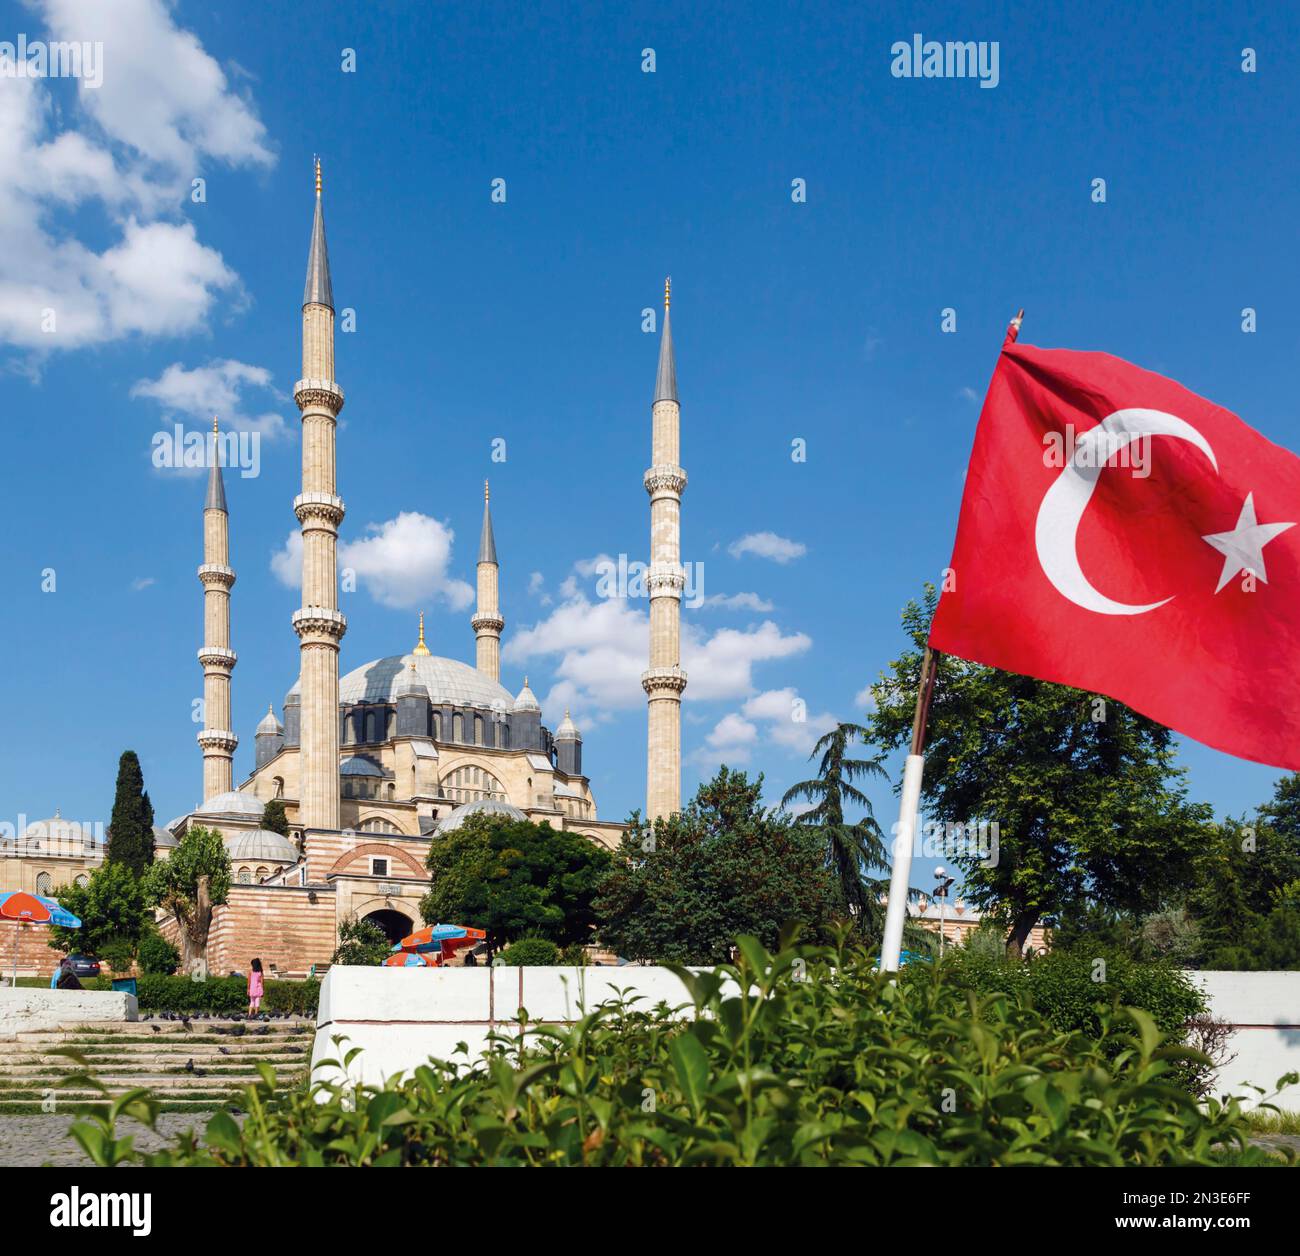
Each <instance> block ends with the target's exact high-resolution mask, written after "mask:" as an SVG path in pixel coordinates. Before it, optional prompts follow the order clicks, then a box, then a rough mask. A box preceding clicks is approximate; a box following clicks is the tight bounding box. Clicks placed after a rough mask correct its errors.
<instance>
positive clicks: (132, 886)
mask: <svg viewBox="0 0 1300 1256" xmlns="http://www.w3.org/2000/svg"><path fill="white" fill-rule="evenodd" d="M54 897H55V898H56V899H58V901H59V903H60V904H61V905H62V906H63V907H66V908H67V909H68V910H69V911H70V912H72V914H73V915H74V916H77V917H79V918H80V920H81V928H80V929H64V928H60V927H59V926H58V925H51V926H50V946H51V947H52V948H53V949H54V950H56V951H65V952H69V953H70V952H72V951H82V952H85V953H86V954H89V955H98V954H99V953H100V952H101V951H102V950H103V949H104V947H105V946H107V945H108V944H109V943H110V942H114V941H122V942H125V943H127V944H128V945H129V946H130V947H131V949H132V951H133V952H134V949H135V947H136V946H137V945H138V944H139V941H140V939H141V938H142V937H143V936H144V934H145V932H146V931H147V930H148V929H149V928H150V927H151V925H152V922H153V913H152V912H151V911H150V909H149V899H148V896H147V895H146V893H145V889H144V886H143V885H142V884H141V881H140V878H139V877H137V876H136V875H135V873H133V872H132V871H131V869H130V868H129V867H128V866H127V865H126V864H124V863H103V864H101V865H100V866H99V867H98V868H96V869H95V871H94V872H92V873H91V874H90V877H89V879H88V880H87V882H86V884H85V885H76V884H75V883H74V884H73V885H65V886H63V887H62V888H60V889H58V890H56V891H55V892H54Z"/></svg>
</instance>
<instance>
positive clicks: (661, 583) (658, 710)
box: [641, 279, 686, 820]
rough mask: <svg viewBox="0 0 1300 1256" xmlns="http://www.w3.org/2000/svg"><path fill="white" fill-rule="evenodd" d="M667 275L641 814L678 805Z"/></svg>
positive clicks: (653, 476)
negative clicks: (644, 772)
mask: <svg viewBox="0 0 1300 1256" xmlns="http://www.w3.org/2000/svg"><path fill="white" fill-rule="evenodd" d="M671 296H672V280H670V279H666V280H664V330H663V336H662V337H661V339H660V341H659V373H658V376H657V377H656V379H655V397H654V404H653V406H652V407H651V416H652V426H653V436H652V438H651V455H650V461H651V466H650V469H649V470H648V471H647V472H646V473H645V487H646V492H648V493H649V494H650V570H649V572H648V573H647V576H646V586H647V588H648V589H649V593H650V666H649V668H648V670H647V671H645V672H644V673H643V674H642V676H641V687H642V688H643V689H644V690H645V691H646V698H647V700H648V703H649V713H648V724H649V735H648V747H647V771H646V818H647V819H649V820H655V819H658V817H660V816H670V815H672V814H673V813H674V812H675V811H680V810H681V805H682V690H684V689H685V688H686V673H685V672H684V671H682V668H681V614H682V608H681V602H682V590H683V589H684V588H685V586H686V573H685V571H683V569H682V565H681V513H682V490H683V489H684V488H685V487H686V472H685V471H683V470H682V468H681V467H680V465H678V464H679V462H680V460H681V444H680V428H681V406H680V405H679V404H678V402H677V366H676V362H675V360H674V358H673V329H672V323H671V321H670V319H669V314H668V307H669V303H670V300H671Z"/></svg>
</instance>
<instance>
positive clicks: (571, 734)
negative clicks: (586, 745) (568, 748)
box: [555, 707, 582, 741]
mask: <svg viewBox="0 0 1300 1256" xmlns="http://www.w3.org/2000/svg"><path fill="white" fill-rule="evenodd" d="M555 740H556V741H581V740H582V734H581V733H580V732H578V726H577V725H576V724H575V723H574V722H573V721H572V720H571V719H570V718H569V708H568V707H565V708H564V718H563V719H562V720H561V721H560V727H559V728H557V729H556V730H555Z"/></svg>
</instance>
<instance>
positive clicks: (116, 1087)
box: [0, 1069, 280, 1095]
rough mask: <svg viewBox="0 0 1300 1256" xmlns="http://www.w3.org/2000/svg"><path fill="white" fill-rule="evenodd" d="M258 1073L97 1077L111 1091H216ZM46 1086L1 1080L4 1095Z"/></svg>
mask: <svg viewBox="0 0 1300 1256" xmlns="http://www.w3.org/2000/svg"><path fill="white" fill-rule="evenodd" d="M257 1079H258V1078H257V1074H256V1073H238V1074H226V1073H221V1074H218V1073H209V1072H208V1071H207V1070H206V1069H204V1076H202V1077H200V1076H199V1075H198V1074H197V1073H186V1072H183V1071H182V1072H180V1073H99V1074H96V1076H95V1080H96V1081H97V1082H100V1083H102V1084H103V1085H105V1086H107V1087H108V1089H109V1090H110V1091H122V1090H135V1089H136V1088H138V1087H143V1088H144V1089H146V1090H214V1089H221V1088H222V1087H231V1088H234V1087H239V1086H245V1085H247V1084H248V1083H249V1082H251V1081H256V1080H257ZM277 1080H280V1079H277ZM49 1081H50V1082H51V1083H53V1084H52V1085H51V1086H50V1087H49V1088H50V1089H53V1090H54V1091H55V1092H56V1093H61V1092H63V1091H65V1090H84V1089H86V1087H85V1086H84V1085H82V1086H78V1085H72V1086H60V1085H58V1084H57V1083H58V1081H59V1079H58V1078H50V1079H49ZM45 1088H46V1087H41V1086H35V1085H32V1084H31V1083H30V1082H29V1081H27V1080H23V1081H21V1082H20V1081H18V1080H16V1079H15V1080H13V1081H3V1082H0V1095H4V1094H6V1093H11V1092H13V1091H17V1090H26V1091H31V1090H37V1089H45Z"/></svg>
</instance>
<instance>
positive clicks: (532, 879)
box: [420, 815, 610, 950]
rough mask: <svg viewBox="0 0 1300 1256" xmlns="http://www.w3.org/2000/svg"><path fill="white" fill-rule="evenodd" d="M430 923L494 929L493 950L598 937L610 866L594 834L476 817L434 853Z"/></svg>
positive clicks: (437, 842)
mask: <svg viewBox="0 0 1300 1256" xmlns="http://www.w3.org/2000/svg"><path fill="white" fill-rule="evenodd" d="M428 866H429V871H430V872H431V873H432V877H433V886H432V888H431V889H430V890H429V892H428V894H426V895H425V896H424V899H423V900H422V901H421V903H420V911H421V913H422V914H423V916H424V918H425V920H438V921H445V922H446V923H448V924H458V925H472V926H473V927H474V928H476V929H486V930H487V943H488V949H489V950H495V949H496V948H497V947H499V946H501V945H502V944H504V943H506V942H510V941H512V940H514V939H515V938H520V937H524V936H526V935H532V934H536V935H538V936H541V937H547V938H550V939H551V941H553V942H556V943H558V944H559V945H561V946H563V945H566V944H568V943H571V942H587V941H590V939H591V932H592V928H593V926H594V925H595V923H596V917H595V914H594V912H593V910H592V899H593V898H594V896H595V892H596V885H597V883H598V882H599V880H600V879H601V877H602V876H603V875H604V873H605V872H606V871H607V870H608V868H609V866H610V856H609V852H608V851H606V850H603V849H601V847H599V846H597V845H596V844H595V843H594V842H592V840H591V839H590V838H588V837H583V836H582V835H581V834H580V833H570V832H566V831H563V830H559V829H553V828H551V826H550V825H549V824H545V823H543V824H534V823H533V822H532V821H531V820H511V819H506V818H503V817H500V816H483V815H471V816H468V817H466V819H465V821H464V823H463V824H462V825H461V826H460V828H458V829H456V830H454V831H453V832H452V833H450V834H448V835H447V836H446V837H444V838H436V837H435V838H434V840H433V843H432V845H431V846H430V848H429V858H428Z"/></svg>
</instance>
